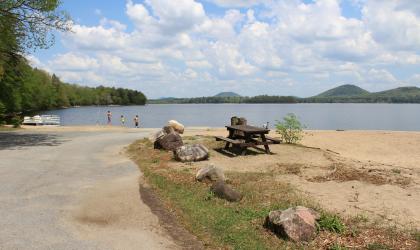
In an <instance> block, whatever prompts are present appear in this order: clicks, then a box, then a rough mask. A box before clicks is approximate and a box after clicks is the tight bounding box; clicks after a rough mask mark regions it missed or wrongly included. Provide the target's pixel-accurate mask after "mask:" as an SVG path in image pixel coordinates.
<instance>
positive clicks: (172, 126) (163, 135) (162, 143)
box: [149, 120, 184, 151]
mask: <svg viewBox="0 0 420 250" xmlns="http://www.w3.org/2000/svg"><path fill="white" fill-rule="evenodd" d="M182 133H184V125H182V124H181V123H179V122H177V121H175V120H170V121H169V122H168V125H167V126H165V127H163V128H162V129H161V130H160V131H158V132H156V133H155V134H153V135H152V136H151V137H150V138H149V139H150V140H152V141H153V142H154V147H155V148H156V149H164V150H170V151H175V150H176V149H177V148H179V147H181V146H183V145H184V143H183V141H182V138H181V136H180V135H179V134H182Z"/></svg>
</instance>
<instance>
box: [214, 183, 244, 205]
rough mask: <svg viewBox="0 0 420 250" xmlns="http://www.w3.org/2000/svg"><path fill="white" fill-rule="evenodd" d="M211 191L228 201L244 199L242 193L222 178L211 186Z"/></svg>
mask: <svg viewBox="0 0 420 250" xmlns="http://www.w3.org/2000/svg"><path fill="white" fill-rule="evenodd" d="M210 191H212V192H213V193H214V194H215V195H216V196H217V197H219V198H222V199H225V200H227V201H240V200H241V199H242V194H241V193H239V192H238V191H236V190H234V189H233V188H232V187H231V186H229V185H228V184H226V182H224V181H222V180H219V181H216V182H215V183H214V184H213V185H212V186H211V187H210Z"/></svg>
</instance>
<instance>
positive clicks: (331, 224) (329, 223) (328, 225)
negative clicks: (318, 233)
mask: <svg viewBox="0 0 420 250" xmlns="http://www.w3.org/2000/svg"><path fill="white" fill-rule="evenodd" d="M318 225H319V229H321V230H328V231H331V232H334V233H339V234H341V233H343V232H344V230H345V229H346V227H345V226H344V223H343V222H342V221H341V219H340V217H338V216H337V215H335V214H327V213H324V214H322V215H321V218H320V219H319V221H318Z"/></svg>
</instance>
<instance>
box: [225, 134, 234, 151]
mask: <svg viewBox="0 0 420 250" xmlns="http://www.w3.org/2000/svg"><path fill="white" fill-rule="evenodd" d="M228 138H229V139H233V130H229V135H228ZM229 145H230V142H226V145H225V149H228V148H229Z"/></svg>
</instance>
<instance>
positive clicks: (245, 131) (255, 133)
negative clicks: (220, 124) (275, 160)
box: [215, 125, 281, 155]
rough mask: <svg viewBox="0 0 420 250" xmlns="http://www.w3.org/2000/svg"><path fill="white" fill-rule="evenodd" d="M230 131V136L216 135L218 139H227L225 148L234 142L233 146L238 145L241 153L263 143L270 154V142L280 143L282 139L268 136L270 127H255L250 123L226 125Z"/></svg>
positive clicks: (243, 153)
mask: <svg viewBox="0 0 420 250" xmlns="http://www.w3.org/2000/svg"><path fill="white" fill-rule="evenodd" d="M226 129H227V130H228V131H229V135H228V137H223V136H215V139H216V141H225V142H226V145H225V147H224V148H225V149H228V148H229V146H230V145H231V144H232V146H233V147H238V148H240V150H241V154H242V155H245V154H246V150H247V148H248V147H253V148H258V147H257V146H259V145H263V146H264V149H265V152H266V153H267V154H270V148H269V147H268V145H269V144H279V143H281V140H279V139H276V138H272V137H268V136H266V134H268V133H269V132H270V130H269V129H264V128H259V127H254V126H250V125H232V126H226Z"/></svg>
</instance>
